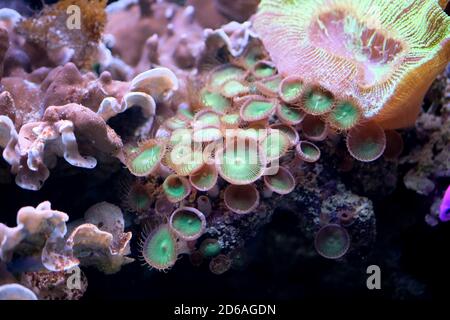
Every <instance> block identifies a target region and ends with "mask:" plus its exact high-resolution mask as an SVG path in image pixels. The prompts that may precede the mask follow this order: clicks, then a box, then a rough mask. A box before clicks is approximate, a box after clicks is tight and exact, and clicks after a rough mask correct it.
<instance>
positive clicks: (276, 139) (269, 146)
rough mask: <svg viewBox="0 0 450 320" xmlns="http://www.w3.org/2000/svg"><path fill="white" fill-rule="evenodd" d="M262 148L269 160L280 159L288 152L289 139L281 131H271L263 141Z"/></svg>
mask: <svg viewBox="0 0 450 320" xmlns="http://www.w3.org/2000/svg"><path fill="white" fill-rule="evenodd" d="M261 147H262V150H263V152H264V154H265V156H266V158H267V160H268V161H270V160H274V159H278V158H280V157H281V156H283V154H284V153H285V152H286V150H287V149H288V147H289V139H288V138H287V137H286V135H284V134H283V133H281V132H280V131H276V133H269V134H268V135H267V136H266V137H265V138H264V140H263V141H262V142H261Z"/></svg>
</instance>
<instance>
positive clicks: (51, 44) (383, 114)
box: [0, 0, 450, 299]
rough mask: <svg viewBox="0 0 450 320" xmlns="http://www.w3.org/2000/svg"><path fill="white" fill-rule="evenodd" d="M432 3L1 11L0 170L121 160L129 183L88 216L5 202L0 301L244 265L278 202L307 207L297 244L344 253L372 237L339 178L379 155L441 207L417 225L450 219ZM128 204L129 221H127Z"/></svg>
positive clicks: (441, 70) (75, 3) (325, 1)
mask: <svg viewBox="0 0 450 320" xmlns="http://www.w3.org/2000/svg"><path fill="white" fill-rule="evenodd" d="M0 3H1V2H0ZM445 5H446V1H437V0H420V1H419V0H408V1H406V0H399V1H391V0H261V1H244V0H235V1H225V0H224V1H221V0H214V1H213V0H197V1H195V0H193V1H187V3H185V4H183V5H180V4H178V3H175V2H170V1H152V0H140V1H127V0H120V1H117V2H113V3H112V4H110V5H108V6H107V1H106V0H100V1H98V0H96V1H93V0H92V1H91V0H62V1H59V2H57V3H56V4H53V5H45V6H44V8H43V9H42V10H41V11H39V12H34V13H32V14H21V13H19V12H18V11H15V10H14V9H11V8H1V9H0V80H1V85H0V150H1V151H2V166H1V167H0V170H1V171H0V173H1V174H0V176H1V178H0V179H1V183H2V184H7V183H9V184H11V188H12V184H14V183H15V184H16V185H17V186H18V187H20V188H22V189H25V190H31V191H32V192H34V193H37V194H39V193H40V190H41V189H42V188H45V186H46V185H47V184H48V183H51V180H52V176H53V175H54V174H57V175H59V176H61V175H63V176H64V174H65V172H69V171H70V170H69V169H67V168H69V167H77V168H81V169H77V171H76V172H85V171H89V170H90V171H91V172H93V174H92V176H90V177H91V179H103V180H108V179H109V177H110V176H111V174H112V173H113V172H118V171H122V176H125V177H126V179H124V180H126V182H125V183H124V182H123V181H121V182H120V183H121V185H122V188H121V191H120V192H118V193H117V195H116V199H117V201H116V202H114V204H113V203H108V202H105V201H100V202H99V203H92V206H91V207H90V208H89V209H88V210H87V211H86V212H84V214H83V213H79V212H78V213H75V212H61V211H58V210H57V208H52V206H51V204H50V202H48V201H44V200H45V199H42V200H43V201H42V203H39V204H35V205H36V206H35V207H33V206H27V207H23V208H21V209H20V210H19V211H18V212H17V219H16V220H17V225H16V226H7V225H5V224H0V259H1V262H0V278H1V280H0V285H1V286H0V299H79V298H81V297H82V296H83V293H84V292H85V291H86V289H87V286H88V282H87V279H86V277H85V276H84V274H83V273H82V272H81V276H80V277H81V281H80V283H78V286H76V288H75V287H74V288H70V286H69V287H68V286H66V285H65V283H66V281H67V279H68V278H69V277H70V276H71V273H70V272H68V271H70V270H73V269H74V268H76V267H81V270H82V269H83V268H84V267H88V266H90V267H94V268H97V269H98V270H100V271H102V272H104V273H105V274H111V273H116V272H119V271H120V270H121V268H122V267H123V266H124V265H126V264H128V263H131V262H133V261H134V260H135V259H140V260H142V262H143V263H144V264H145V265H147V266H148V267H150V268H151V269H155V270H160V271H167V270H169V269H170V268H171V267H173V266H174V264H175V263H176V262H177V261H178V260H179V259H180V257H181V256H188V258H184V259H188V260H190V261H191V263H192V265H194V266H198V265H200V264H203V263H207V264H209V269H210V271H211V272H212V273H214V274H217V275H219V274H222V273H225V272H227V271H228V270H229V269H230V268H238V269H239V268H240V267H244V264H245V261H244V260H245V254H244V251H243V246H244V244H245V243H246V242H251V241H252V238H253V237H254V236H255V235H256V233H257V231H258V229H259V228H261V227H262V226H264V225H265V224H267V223H268V221H270V219H271V216H272V214H273V212H274V211H275V209H276V208H277V207H279V206H285V207H291V208H294V209H293V210H295V211H299V214H301V216H302V218H301V219H303V220H302V221H303V225H304V229H305V231H304V232H305V236H306V237H307V238H308V239H309V244H306V243H303V244H302V245H304V246H310V247H311V248H313V250H314V249H315V251H316V254H318V255H320V256H322V257H323V258H325V259H338V261H336V263H339V261H341V260H343V259H346V256H347V255H348V254H351V253H352V252H359V251H361V250H362V248H368V247H370V245H371V243H372V242H373V239H374V236H375V215H374V212H373V207H372V202H371V201H370V200H369V199H368V198H367V197H362V196H359V195H357V194H355V193H353V190H351V189H349V188H348V187H347V186H346V185H345V184H344V183H343V182H342V181H341V179H340V178H339V175H340V174H345V173H349V172H350V173H351V172H352V170H357V168H358V167H361V166H365V167H366V168H369V169H368V170H370V167H371V166H372V168H373V171H374V173H372V174H375V175H380V174H381V175H384V173H382V172H381V171H379V170H382V169H379V168H380V167H381V166H383V165H384V164H388V165H390V166H397V165H398V164H399V163H400V162H404V163H409V164H410V166H409V168H411V170H410V171H409V172H408V173H407V174H406V176H405V178H404V183H405V185H406V186H407V187H408V188H410V189H413V190H416V191H417V192H419V193H421V194H426V195H428V194H433V195H434V196H436V201H438V205H437V206H436V208H437V210H435V211H436V212H435V213H433V212H431V213H430V214H429V215H428V218H427V219H428V220H430V221H431V220H433V219H434V220H433V221H435V222H436V223H440V222H442V223H444V222H445V221H448V220H450V213H449V208H450V207H449V206H450V200H449V199H450V191H449V189H447V191H446V192H444V191H445V190H443V189H442V187H440V185H438V184H437V182H436V179H438V178H439V177H447V178H448V177H450V160H449V159H450V157H449V153H450V148H449V139H450V138H449V137H450V127H449V125H450V124H449V123H450V121H449V117H450V104H449V103H450V100H449V99H450V98H449V97H450V96H449V94H448V92H449V91H448V90H449V88H450V82H449V80H448V79H449V75H448V73H445V68H446V65H447V64H448V63H449V60H450V18H449V17H448V16H447V15H446V13H445V12H444V11H443V9H442V7H445ZM441 6H442V7H441ZM77 14H78V15H79V16H78V18H79V21H77ZM77 22H78V23H77ZM436 78H438V80H437V81H440V82H441V83H444V87H445V89H444V91H445V92H447V93H446V95H444V97H443V98H442V101H441V103H440V109H439V110H440V111H439V115H437V113H435V114H433V111H432V110H431V111H430V110H429V111H428V112H424V111H422V109H421V106H422V102H423V99H424V96H425V94H426V93H427V92H428V91H429V88H430V86H431V85H432V83H433V82H434V81H435V79H436ZM419 114H420V115H419ZM433 119H434V120H433ZM416 120H417V121H416ZM433 123H434V125H433ZM414 125H416V129H415V130H417V132H419V134H418V135H419V136H422V137H425V136H426V137H428V138H426V139H422V140H421V142H420V143H417V145H416V148H417V149H416V150H412V151H411V152H410V153H408V154H407V155H405V154H404V147H405V146H404V141H403V137H402V132H403V131H401V130H400V131H399V130H398V129H403V128H408V127H414ZM437 145H438V146H439V147H437V148H436V146H437ZM427 150H428V151H427ZM435 150H438V151H435ZM433 152H438V154H436V153H433ZM380 163H381V165H380ZM118 164H119V165H118ZM61 168H63V169H61ZM383 170H385V169H383ZM94 172H95V174H94ZM388 175H389V174H386V176H388ZM447 181H448V180H447ZM114 183H116V182H114V181H111V185H113V184H114ZM361 183H364V182H361ZM371 186H373V184H370V183H369V184H367V185H366V187H367V188H370V187H371ZM382 188H383V189H386V188H388V186H386V187H385V186H382ZM444 189H446V188H444ZM79 192H83V191H81V190H80V191H79ZM444 194H445V195H444ZM441 199H443V200H441ZM73 215H76V216H77V217H81V218H77V219H75V220H74V219H73V218H72V216H73ZM126 217H132V218H131V221H132V224H134V225H135V226H137V229H138V230H139V229H140V230H141V231H142V232H141V234H140V233H134V232H133V234H132V232H130V231H128V229H127V228H128V226H129V223H127V221H128V220H130V219H128V220H127V218H126ZM132 238H135V239H136V238H139V241H138V242H139V244H140V245H139V248H138V250H139V251H140V255H139V257H138V256H137V255H136V256H135V255H134V254H131V252H132V251H131V250H130V249H131V247H132V246H133V245H134V242H132V241H130V240H131V239H132ZM20 261H22V263H18V262H20ZM23 261H27V263H23ZM18 265H20V266H21V267H17V266H18ZM24 265H25V266H24Z"/></svg>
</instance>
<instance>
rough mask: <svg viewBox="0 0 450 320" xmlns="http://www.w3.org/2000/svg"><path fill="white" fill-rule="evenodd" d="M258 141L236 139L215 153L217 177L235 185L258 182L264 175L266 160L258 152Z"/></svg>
mask: <svg viewBox="0 0 450 320" xmlns="http://www.w3.org/2000/svg"><path fill="white" fill-rule="evenodd" d="M258 149H259V148H258V141H257V140H256V139H252V138H236V139H233V140H232V141H228V142H227V144H226V145H225V146H224V147H223V148H222V149H219V150H217V151H216V155H215V162H216V167H217V170H218V172H219V175H220V176H221V177H222V178H223V179H224V180H226V181H228V182H229V183H232V184H236V185H244V184H249V183H252V182H253V181H256V180H258V179H259V178H260V177H261V176H262V175H263V173H264V168H265V165H266V159H265V157H264V154H263V153H261V152H259V150H258Z"/></svg>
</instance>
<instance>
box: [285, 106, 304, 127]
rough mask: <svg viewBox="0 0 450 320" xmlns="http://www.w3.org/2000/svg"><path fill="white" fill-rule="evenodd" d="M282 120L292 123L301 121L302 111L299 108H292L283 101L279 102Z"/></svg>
mask: <svg viewBox="0 0 450 320" xmlns="http://www.w3.org/2000/svg"><path fill="white" fill-rule="evenodd" d="M279 116H280V117H281V118H282V120H285V121H287V122H289V123H292V124H297V123H299V122H301V121H302V119H303V116H304V113H303V112H302V111H300V110H299V109H294V108H292V107H290V106H288V105H286V104H284V103H281V104H280V114H279Z"/></svg>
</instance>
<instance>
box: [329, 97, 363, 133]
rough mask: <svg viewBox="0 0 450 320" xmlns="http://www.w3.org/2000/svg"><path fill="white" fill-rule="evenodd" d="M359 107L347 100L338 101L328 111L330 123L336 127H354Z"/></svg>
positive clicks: (358, 115) (358, 114) (345, 128)
mask: <svg viewBox="0 0 450 320" xmlns="http://www.w3.org/2000/svg"><path fill="white" fill-rule="evenodd" d="M360 115H361V114H360V109H359V108H358V107H357V106H356V105H355V104H353V103H351V102H349V101H344V102H340V103H338V104H337V105H336V107H335V108H334V109H333V110H332V111H331V113H330V117H329V120H330V124H331V125H332V126H334V127H336V128H338V129H342V130H347V129H350V128H352V127H354V126H355V125H356V124H357V123H358V120H359V119H360Z"/></svg>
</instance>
